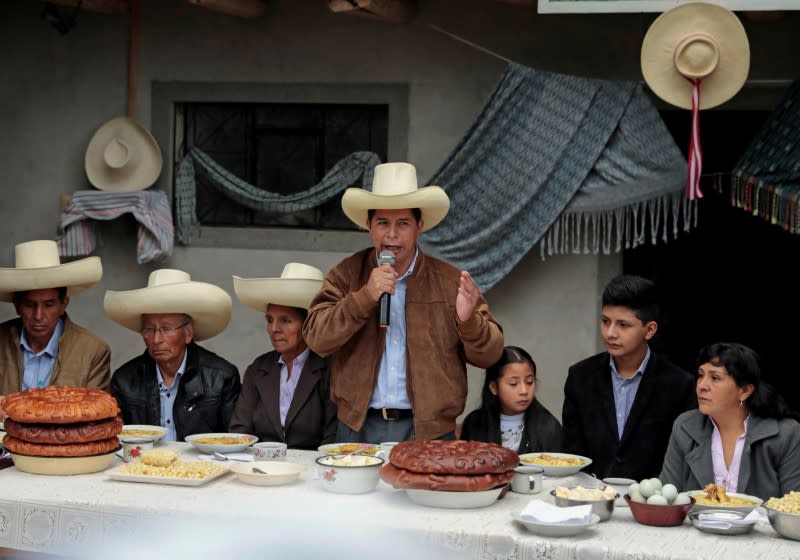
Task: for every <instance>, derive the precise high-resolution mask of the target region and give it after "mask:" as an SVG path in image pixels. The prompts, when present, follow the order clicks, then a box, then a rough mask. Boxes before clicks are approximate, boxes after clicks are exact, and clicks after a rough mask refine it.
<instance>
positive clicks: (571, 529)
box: [511, 512, 600, 537]
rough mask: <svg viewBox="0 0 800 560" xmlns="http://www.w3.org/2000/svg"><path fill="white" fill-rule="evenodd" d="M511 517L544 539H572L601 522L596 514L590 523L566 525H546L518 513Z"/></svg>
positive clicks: (578, 522) (585, 521) (575, 522)
mask: <svg viewBox="0 0 800 560" xmlns="http://www.w3.org/2000/svg"><path fill="white" fill-rule="evenodd" d="M511 517H512V518H513V519H514V520H515V521H517V522H518V523H520V524H522V525H523V526H524V527H525V528H526V529H527V530H528V531H530V532H531V533H536V534H537V535H542V536H543V537H571V536H574V535H577V534H578V533H582V532H583V531H585V530H586V529H588V528H589V527H591V526H592V525H597V524H598V523H599V522H600V517H599V516H598V515H597V514H596V513H593V514H591V515H590V517H589V520H588V521H587V520H572V521H568V522H564V523H544V522H542V521H536V520H532V519H526V518H524V517H522V515H520V514H519V513H517V512H514V513H512V514H511Z"/></svg>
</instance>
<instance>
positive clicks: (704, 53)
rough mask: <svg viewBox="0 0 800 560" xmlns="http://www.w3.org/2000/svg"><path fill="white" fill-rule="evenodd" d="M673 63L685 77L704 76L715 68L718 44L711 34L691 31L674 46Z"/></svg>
mask: <svg viewBox="0 0 800 560" xmlns="http://www.w3.org/2000/svg"><path fill="white" fill-rule="evenodd" d="M673 63H674V64H675V68H676V69H677V70H678V72H680V73H681V75H683V76H684V77H685V78H689V79H695V80H697V79H702V78H705V77H707V76H709V75H710V74H711V73H712V72H714V70H716V69H717V65H718V64H719V46H718V45H717V42H716V41H715V40H714V38H713V37H712V36H711V35H708V34H706V33H691V34H689V35H686V36H685V37H684V38H683V39H681V40H680V41H679V42H678V45H677V46H676V47H675V53H674V54H673Z"/></svg>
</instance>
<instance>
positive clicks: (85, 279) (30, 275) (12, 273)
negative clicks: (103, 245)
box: [0, 257, 103, 301]
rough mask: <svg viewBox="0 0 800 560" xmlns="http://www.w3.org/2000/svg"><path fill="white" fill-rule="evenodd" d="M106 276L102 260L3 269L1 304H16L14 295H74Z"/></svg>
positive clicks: (1, 271)
mask: <svg viewBox="0 0 800 560" xmlns="http://www.w3.org/2000/svg"><path fill="white" fill-rule="evenodd" d="M102 277H103V265H102V263H101V262H100V257H87V258H85V259H81V260H78V261H73V262H69V263H64V264H60V265H57V266H48V267H43V268H0V301H12V299H13V295H14V292H25V291H29V290H45V289H48V288H61V287H66V288H67V295H68V296H74V295H75V294H79V293H80V292H82V291H84V290H87V289H89V288H91V287H92V286H94V285H95V284H97V283H98V282H99V281H100V279H101V278H102Z"/></svg>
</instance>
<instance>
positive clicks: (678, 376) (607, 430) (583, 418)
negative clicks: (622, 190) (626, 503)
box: [562, 275, 697, 481]
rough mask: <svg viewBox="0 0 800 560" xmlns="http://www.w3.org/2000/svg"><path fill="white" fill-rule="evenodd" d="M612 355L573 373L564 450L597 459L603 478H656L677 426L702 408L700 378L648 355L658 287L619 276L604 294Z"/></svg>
mask: <svg viewBox="0 0 800 560" xmlns="http://www.w3.org/2000/svg"><path fill="white" fill-rule="evenodd" d="M602 303H603V309H602V312H601V314H600V333H601V336H602V338H603V342H604V343H605V346H606V350H607V351H606V352H602V353H600V354H597V355H596V356H592V357H591V358H586V359H585V360H582V361H580V362H578V363H577V364H575V365H573V366H572V367H570V368H569V374H568V375H567V381H566V384H565V385H564V409H563V412H562V422H563V425H564V450H565V451H568V452H570V453H576V454H579V455H584V456H586V457H589V458H591V459H592V465H591V467H590V468H589V469H587V470H590V471H592V472H594V474H595V475H596V476H597V477H598V478H606V477H610V476H614V477H626V478H633V479H635V480H637V481H639V480H642V479H643V478H651V477H655V476H658V473H659V472H660V471H661V465H662V462H663V460H664V453H665V452H666V448H667V442H668V441H669V436H670V432H671V430H672V423H673V421H674V420H675V418H676V417H677V416H678V415H679V414H680V413H682V412H684V411H686V410H689V409H692V408H696V407H697V398H696V396H695V378H694V376H692V375H691V374H689V373H688V372H686V371H684V370H682V369H680V368H679V367H677V366H675V365H673V364H672V363H670V362H669V361H668V360H667V359H666V358H664V357H662V356H659V355H657V354H655V353H654V352H652V351H651V350H650V347H649V345H648V341H650V340H651V339H652V338H653V336H655V334H656V331H657V330H658V323H657V322H656V321H657V319H658V312H659V303H658V296H657V293H656V287H655V285H654V284H653V282H651V281H650V280H647V279H645V278H641V277H639V276H627V275H622V276H617V277H616V278H614V279H613V280H611V281H610V282H609V283H608V285H607V286H606V288H605V290H603V301H602Z"/></svg>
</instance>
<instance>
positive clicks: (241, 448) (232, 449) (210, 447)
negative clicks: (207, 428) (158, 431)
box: [183, 433, 258, 453]
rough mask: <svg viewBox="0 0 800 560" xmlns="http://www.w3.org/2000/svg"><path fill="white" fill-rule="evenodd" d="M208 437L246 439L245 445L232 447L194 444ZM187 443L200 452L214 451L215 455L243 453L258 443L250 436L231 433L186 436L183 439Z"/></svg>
mask: <svg viewBox="0 0 800 560" xmlns="http://www.w3.org/2000/svg"><path fill="white" fill-rule="evenodd" d="M210 437H216V438H221V437H235V438H247V443H237V444H233V445H225V444H216V443H196V442H197V440H198V439H202V438H210ZM183 439H184V440H186V441H187V442H189V443H191V444H192V445H194V446H195V447H196V448H197V449H199V450H200V451H204V452H206V453H213V452H214V451H216V452H217V453H236V452H238V451H244V450H245V449H247V448H248V447H250V446H251V445H253V444H254V443H255V442H257V441H258V438H257V437H256V436H254V435H252V434H231V433H217V434H194V435H191V436H186V437H185V438H183Z"/></svg>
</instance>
